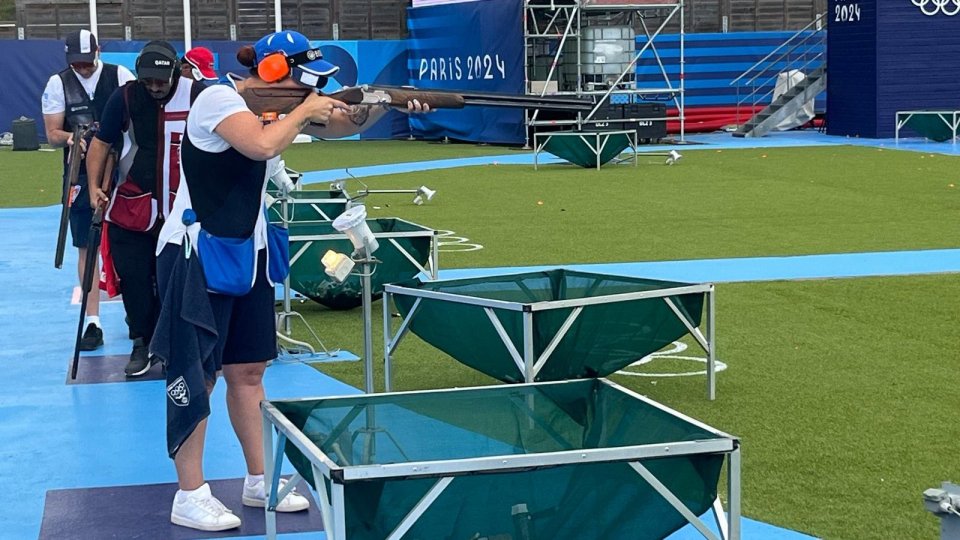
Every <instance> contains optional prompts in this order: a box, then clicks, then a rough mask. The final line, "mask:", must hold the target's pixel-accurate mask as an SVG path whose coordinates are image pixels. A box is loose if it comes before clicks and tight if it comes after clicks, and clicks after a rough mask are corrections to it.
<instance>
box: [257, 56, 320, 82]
mask: <svg viewBox="0 0 960 540" xmlns="http://www.w3.org/2000/svg"><path fill="white" fill-rule="evenodd" d="M318 58H323V53H321V52H320V49H309V50H306V51H303V52H300V53H297V54H295V55H293V56H287V55H286V53H284V52H283V51H277V52H275V53H271V54H268V55H267V56H264V57H263V60H261V61H260V62H259V63H258V64H257V75H258V76H259V77H260V79H261V80H263V82H268V83H275V82H280V81H282V80H284V79H286V78H287V77H289V76H290V75H291V73H292V72H293V68H295V67H297V66H299V65H301V64H306V63H308V62H312V61H314V60H316V59H318Z"/></svg>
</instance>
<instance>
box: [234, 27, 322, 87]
mask: <svg viewBox="0 0 960 540" xmlns="http://www.w3.org/2000/svg"><path fill="white" fill-rule="evenodd" d="M253 50H254V52H256V53H257V65H259V64H260V62H262V61H263V59H264V58H266V57H268V56H270V55H272V54H276V53H282V54H283V55H284V56H286V58H287V65H288V66H289V69H290V75H291V76H292V77H293V79H294V80H295V81H297V82H298V83H300V84H302V85H304V86H310V87H315V88H323V86H324V85H326V83H327V77H330V76H332V75H333V74H335V73H336V72H337V71H339V70H340V68H339V67H337V66H335V65H333V64H331V63H330V62H327V61H326V60H324V59H323V53H322V52H320V49H319V48H315V47H313V46H312V45H310V40H309V39H307V37H306V36H304V35H303V34H301V33H300V32H294V31H293V30H281V31H280V32H274V33H272V34H269V35H266V36H264V37H262V38H260V40H259V41H257V42H256V43H255V44H254V45H253Z"/></svg>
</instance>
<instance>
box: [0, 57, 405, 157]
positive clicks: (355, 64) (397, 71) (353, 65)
mask: <svg viewBox="0 0 960 540" xmlns="http://www.w3.org/2000/svg"><path fill="white" fill-rule="evenodd" d="M146 43H147V42H145V41H105V42H103V43H102V44H101V57H102V59H103V60H104V61H105V62H110V63H114V64H120V65H123V66H125V67H127V68H129V69H130V70H131V71H133V68H134V64H135V62H136V58H137V55H138V54H139V52H140V50H141V49H142V48H143V46H144V45H145V44H146ZM245 44H246V43H242V42H236V41H194V42H193V46H204V47H207V48H208V49H210V50H211V51H213V53H214V59H215V66H216V68H217V72H218V73H219V74H220V75H221V77H222V76H223V75H224V74H226V73H228V72H232V73H236V74H238V75H241V76H245V75H246V74H247V68H245V67H243V66H242V65H240V63H239V62H237V59H236V52H237V49H239V48H240V47H241V46H242V45H245ZM171 45H173V46H174V48H176V49H177V50H178V51H180V52H181V53H182V52H183V50H184V47H183V42H175V41H174V42H171ZM315 45H319V46H320V47H321V49H322V50H323V52H324V56H325V57H327V58H328V59H330V60H331V61H332V62H334V63H336V64H337V65H339V66H340V72H339V73H338V74H337V80H331V82H330V84H329V85H328V86H327V87H326V88H325V90H326V91H333V90H335V89H337V88H339V87H340V86H349V85H354V84H357V83H358V82H360V83H370V84H372V83H376V84H386V85H404V84H408V73H407V42H406V41H405V40H392V41H386V40H384V41H380V40H378V41H322V42H315ZM0 50H2V51H3V52H4V54H3V55H0V69H4V71H3V73H7V74H9V75H10V76H11V77H12V78H13V80H12V81H10V84H7V85H5V88H4V97H3V99H2V100H0V132H3V131H9V130H10V129H11V123H12V122H13V120H16V119H17V118H20V117H21V116H26V117H27V118H33V119H34V120H35V121H36V124H37V134H38V137H39V139H40V140H41V141H43V142H45V141H46V134H45V133H44V129H43V114H42V112H41V109H40V96H41V94H42V93H43V88H44V86H46V83H47V80H48V79H49V78H50V76H51V75H53V74H54V73H57V72H59V71H61V70H62V69H64V68H65V67H66V59H65V58H64V52H63V42H62V41H57V40H0ZM24 58H30V62H24V61H23V59H24ZM409 133H410V127H409V124H408V121H407V115H405V114H403V113H399V112H390V113H389V114H388V115H387V117H386V118H384V119H383V120H381V121H380V122H378V123H377V125H375V126H373V127H372V128H370V129H369V130H368V131H367V132H365V133H364V134H363V138H371V139H374V138H379V139H389V138H399V137H406V136H408V135H409Z"/></svg>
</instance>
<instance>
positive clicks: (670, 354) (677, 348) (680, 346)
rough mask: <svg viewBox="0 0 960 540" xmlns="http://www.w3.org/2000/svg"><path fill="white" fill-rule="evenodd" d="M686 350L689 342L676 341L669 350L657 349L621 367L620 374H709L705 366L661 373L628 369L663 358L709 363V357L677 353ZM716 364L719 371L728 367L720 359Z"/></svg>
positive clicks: (637, 375) (681, 375)
mask: <svg viewBox="0 0 960 540" xmlns="http://www.w3.org/2000/svg"><path fill="white" fill-rule="evenodd" d="M685 350H687V344H686V343H681V342H679V341H674V342H673V347H672V348H670V349H667V350H663V351H657V352H655V353H650V354H648V355H646V356H644V357H643V358H641V359H640V360H637V361H636V362H634V363H632V364H630V365H629V366H627V367H625V368H623V369H621V370H620V371H618V372H617V373H618V374H620V375H630V376H632V377H690V376H696V375H706V374H707V370H706V368H704V369H702V370H699V371H683V372H678V373H659V372H647V373H641V372H638V371H628V370H629V369H630V368H632V367H640V366H645V365H647V364H650V363H652V362H654V361H656V360H661V359H671V360H686V361H690V362H696V363H699V364H704V365H706V363H707V359H706V358H703V357H698V356H686V355H681V354H677V353H681V352H683V351H685ZM716 366H717V371H718V372H720V371H724V370H726V369H727V364H725V363H723V362H721V361H719V360H717V361H716Z"/></svg>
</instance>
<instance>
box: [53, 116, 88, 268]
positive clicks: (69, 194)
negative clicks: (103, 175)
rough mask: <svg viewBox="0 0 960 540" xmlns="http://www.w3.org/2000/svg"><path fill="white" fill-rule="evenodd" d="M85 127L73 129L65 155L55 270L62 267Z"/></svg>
mask: <svg viewBox="0 0 960 540" xmlns="http://www.w3.org/2000/svg"><path fill="white" fill-rule="evenodd" d="M86 130H87V127H86V126H76V127H74V128H73V144H72V145H71V146H70V152H69V153H67V165H68V168H67V175H66V176H65V177H63V193H62V194H61V195H60V204H61V208H60V228H59V229H57V251H56V253H55V254H54V257H53V266H54V268H56V269H58V270H59V269H60V268H62V267H63V252H64V250H65V249H66V248H67V225H69V224H70V206H71V205H73V199H74V196H73V186H76V185H77V184H78V183H79V180H80V165H81V164H82V163H83V146H82V145H81V144H80V141H81V139H83V136H84V134H85V133H86Z"/></svg>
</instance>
